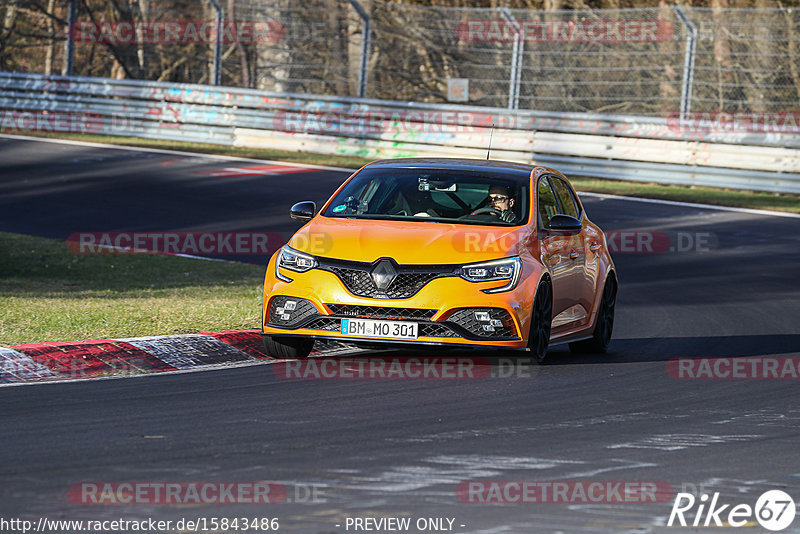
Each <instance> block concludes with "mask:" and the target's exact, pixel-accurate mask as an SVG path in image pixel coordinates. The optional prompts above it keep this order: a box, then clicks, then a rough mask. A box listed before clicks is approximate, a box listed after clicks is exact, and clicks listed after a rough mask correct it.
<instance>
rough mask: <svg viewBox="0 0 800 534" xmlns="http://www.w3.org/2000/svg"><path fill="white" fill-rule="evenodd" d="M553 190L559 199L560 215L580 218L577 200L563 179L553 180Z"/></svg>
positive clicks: (554, 178)
mask: <svg viewBox="0 0 800 534" xmlns="http://www.w3.org/2000/svg"><path fill="white" fill-rule="evenodd" d="M552 184H553V189H554V190H555V192H556V198H558V207H559V210H558V212H559V213H562V214H564V215H569V216H571V217H575V218H576V219H577V218H578V206H577V203H576V202H575V198H574V197H573V196H572V191H570V189H569V186H568V185H567V184H566V183H565V182H564V180H562V179H561V178H556V177H553V178H552Z"/></svg>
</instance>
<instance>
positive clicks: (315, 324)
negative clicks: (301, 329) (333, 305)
mask: <svg viewBox="0 0 800 534" xmlns="http://www.w3.org/2000/svg"><path fill="white" fill-rule="evenodd" d="M306 328H308V329H310V330H329V331H331V332H338V331H339V330H341V328H342V320H341V319H336V318H334V317H317V318H316V319H314V320H313V321H311V322H310V323H308V325H307V326H306Z"/></svg>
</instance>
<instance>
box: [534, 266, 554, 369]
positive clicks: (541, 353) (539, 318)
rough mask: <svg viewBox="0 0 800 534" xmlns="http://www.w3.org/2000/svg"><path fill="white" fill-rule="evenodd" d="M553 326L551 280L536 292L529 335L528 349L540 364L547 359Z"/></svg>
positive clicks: (543, 282) (542, 283)
mask: <svg viewBox="0 0 800 534" xmlns="http://www.w3.org/2000/svg"><path fill="white" fill-rule="evenodd" d="M552 324H553V290H552V287H551V285H550V281H549V280H543V281H542V282H541V283H540V284H539V288H538V289H537V290H536V297H535V298H534V301H533V310H532V313H531V327H530V332H529V334H528V348H529V349H530V350H531V353H532V354H533V357H534V358H536V361H537V362H538V363H544V361H545V359H546V358H547V347H548V346H549V345H550V328H551V326H552Z"/></svg>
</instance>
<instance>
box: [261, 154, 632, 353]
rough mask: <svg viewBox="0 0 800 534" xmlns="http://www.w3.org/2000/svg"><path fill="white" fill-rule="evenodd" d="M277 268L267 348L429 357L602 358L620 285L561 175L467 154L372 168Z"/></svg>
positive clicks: (313, 217) (308, 215)
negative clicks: (341, 345)
mask: <svg viewBox="0 0 800 534" xmlns="http://www.w3.org/2000/svg"><path fill="white" fill-rule="evenodd" d="M290 215H291V217H292V218H293V219H295V220H299V221H303V222H305V223H306V224H305V225H304V226H303V227H302V228H301V229H300V230H299V231H298V232H297V233H295V234H294V236H293V237H292V238H291V239H290V240H289V242H288V243H287V245H286V246H284V247H283V248H282V249H280V250H279V251H278V252H276V253H275V255H274V256H273V257H272V258H271V259H270V261H269V265H268V267H267V273H266V277H265V280H264V293H263V314H262V329H263V330H262V332H263V341H264V346H265V348H266V350H267V352H268V353H269V354H270V355H272V356H275V357H278V358H302V357H305V356H307V355H308V354H309V352H310V351H311V348H312V345H313V343H314V340H315V339H336V340H339V341H344V342H348V343H352V344H356V345H358V344H366V345H370V346H374V345H376V344H402V345H406V346H412V347H413V346H416V347H418V348H423V347H430V346H443V347H492V348H495V349H519V350H527V351H530V352H531V353H532V355H533V356H534V357H535V358H536V359H537V360H538V361H540V362H541V361H543V360H544V359H545V356H546V354H547V349H548V345H549V344H550V343H552V342H570V348H571V349H572V350H573V351H591V352H605V351H606V349H607V347H608V344H609V341H610V339H611V332H612V328H613V325H614V307H615V302H616V292H617V277H616V273H615V270H614V263H613V261H612V260H611V256H610V254H609V251H608V248H607V246H606V241H605V236H604V235H603V232H602V230H600V228H599V227H598V226H596V225H595V224H593V223H592V222H591V221H590V220H589V218H588V217H587V215H586V212H585V210H584V209H583V206H582V204H581V202H580V199H579V198H578V196H577V195H576V194H575V191H574V190H573V188H572V186H571V185H570V183H569V182H568V181H567V179H566V178H565V177H564V175H563V174H561V173H560V172H558V171H556V170H554V169H550V168H547V167H538V166H530V165H523V164H517V163H507V162H500V161H483V160H469V159H398V160H382V161H376V162H373V163H371V164H369V165H366V166H364V167H363V168H361V169H360V170H358V171H357V172H355V173H354V174H353V175H352V176H350V177H349V178H348V179H347V180H346V181H345V182H344V184H342V186H341V187H340V188H339V189H338V190H337V191H336V192H335V193H334V194H333V196H332V197H331V198H330V199H329V200H328V201H327V202H326V203H325V204H324V205H323V206H322V207H321V208H320V210H319V211H317V209H316V206H315V204H314V203H313V202H300V203H298V204H295V205H294V206H293V207H292V208H291V212H290Z"/></svg>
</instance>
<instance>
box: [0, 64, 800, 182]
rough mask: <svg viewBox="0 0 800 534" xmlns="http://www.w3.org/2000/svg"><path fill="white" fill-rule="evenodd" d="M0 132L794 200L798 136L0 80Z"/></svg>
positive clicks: (89, 81)
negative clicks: (505, 167) (457, 162)
mask: <svg viewBox="0 0 800 534" xmlns="http://www.w3.org/2000/svg"><path fill="white" fill-rule="evenodd" d="M0 114H1V115H0V119H2V120H0V132H6V133H9V132H13V133H19V132H20V131H24V130H46V131H72V132H76V131H77V132H85V133H97V134H108V135H121V136H136V137H144V138H150V139H161V140H175V141H195V142H203V143H214V144H220V145H227V146H237V147H250V148H273V149H274V148H278V149H286V150H295V151H296V150H301V151H308V152H318V153H325V154H341V155H354V156H362V157H366V158H395V157H413V156H463V157H479V158H482V157H485V156H486V151H487V148H488V146H489V140H490V138H491V145H492V150H491V155H492V157H493V158H496V159H506V160H515V161H523V162H528V163H537V164H544V165H552V166H554V167H557V168H559V169H561V170H563V171H564V172H567V173H569V174H580V175H585V176H596V177H604V178H624V179H629V180H640V181H648V182H661V183H671V184H683V185H710V186H717V187H731V188H739V189H755V190H763V191H775V192H791V193H800V135H798V134H791V133H780V134H775V133H760V132H752V131H746V132H745V131H743V132H735V133H734V132H709V133H696V132H690V131H688V132H687V131H682V130H681V129H680V128H675V127H674V124H673V122H674V121H673V122H671V121H670V119H668V118H652V117H630V116H621V115H590V114H578V113H552V112H534V111H509V110H507V109H500V108H479V107H468V106H456V105H443V104H424V103H403V102H391V101H379V100H368V99H356V98H335V97H325V96H312V95H299V94H286V93H269V92H263V91H256V90H251V89H241V88H219V87H210V86H203V85H190V84H170V83H159V82H146V81H137V80H111V79H104V78H80V77H61V76H42V75H35V74H10V73H0Z"/></svg>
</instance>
